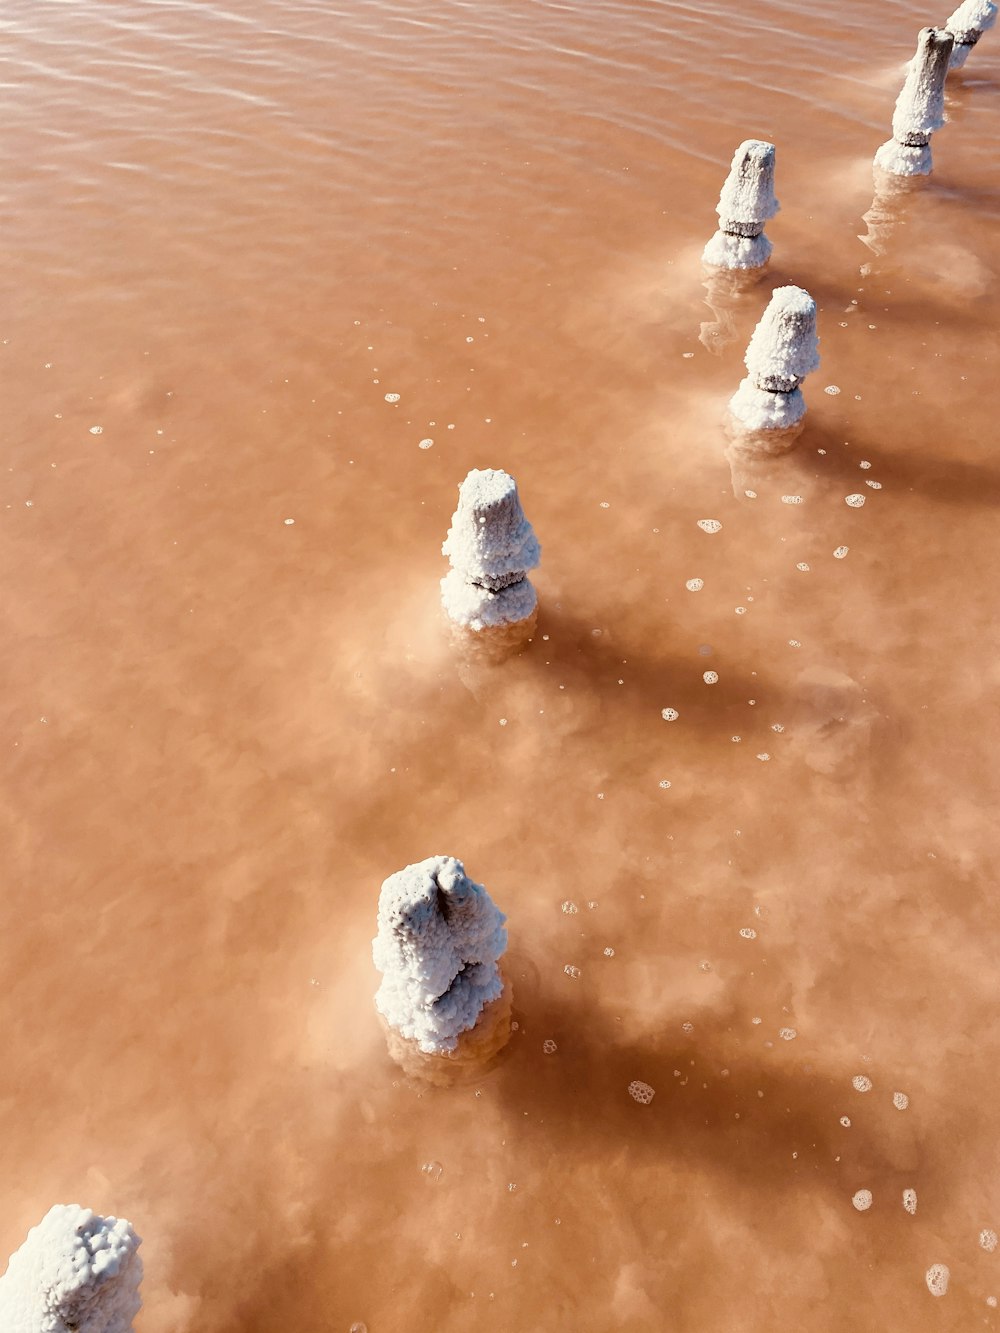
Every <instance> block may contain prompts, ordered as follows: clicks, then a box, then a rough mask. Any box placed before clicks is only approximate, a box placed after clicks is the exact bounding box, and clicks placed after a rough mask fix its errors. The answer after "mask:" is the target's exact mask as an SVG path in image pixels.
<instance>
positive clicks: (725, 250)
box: [702, 139, 781, 269]
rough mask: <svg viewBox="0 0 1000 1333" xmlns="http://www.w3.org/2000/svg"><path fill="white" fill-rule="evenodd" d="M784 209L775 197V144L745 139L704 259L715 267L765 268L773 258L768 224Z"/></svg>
mask: <svg viewBox="0 0 1000 1333" xmlns="http://www.w3.org/2000/svg"><path fill="white" fill-rule="evenodd" d="M780 207H781V205H780V204H779V203H778V201H777V199H776V198H775V195H774V144H773V143H766V142H765V141H764V140H763V139H747V140H745V141H744V142H743V143H741V144H740V146H739V148H737V150H736V152H735V153H734V155H733V162H732V166H731V167H730V169H729V175H728V176H727V177H726V183H725V185H723V187H722V194H721V196H720V197H719V204H718V207H717V208H716V210H715V211H716V212H717V213H718V215H719V230H718V231H717V232H716V233H715V235H714V236H713V237H712V239H711V240H710V241H709V243H708V244H707V245H706V246H705V249H704V252H703V254H702V260H703V261H704V262H705V263H706V264H710V265H711V266H712V267H713V268H732V269H755V268H762V267H763V266H764V265H765V264H766V263H767V261H768V260H769V259H770V258H771V242H770V241H769V240H768V239H767V237H766V236H765V235H764V225H765V223H766V222H767V221H768V220H769V219H770V218H773V217H774V215H775V213H777V212H778V210H779V208H780Z"/></svg>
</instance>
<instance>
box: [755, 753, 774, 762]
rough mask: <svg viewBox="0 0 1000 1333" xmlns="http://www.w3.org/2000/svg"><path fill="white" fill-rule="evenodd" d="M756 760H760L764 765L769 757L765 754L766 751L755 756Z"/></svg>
mask: <svg viewBox="0 0 1000 1333" xmlns="http://www.w3.org/2000/svg"><path fill="white" fill-rule="evenodd" d="M757 758H758V759H759V760H760V762H761V763H762V764H766V763H767V762H768V761H769V760H770V758H771V756H770V755H769V754H768V753H767V751H766V750H764V751H763V752H762V753H761V754H759V755H758V756H757Z"/></svg>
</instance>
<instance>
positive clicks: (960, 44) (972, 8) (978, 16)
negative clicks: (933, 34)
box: [944, 0, 998, 69]
mask: <svg viewBox="0 0 1000 1333" xmlns="http://www.w3.org/2000/svg"><path fill="white" fill-rule="evenodd" d="M997 12H998V11H997V7H996V5H995V4H994V3H993V0H965V3H964V4H961V5H959V7H958V8H957V9H956V10H955V12H954V14H952V16H951V18H950V19H949V20H948V22H947V23H946V24H945V25H944V26H945V29H946V30H947V31H948V32H950V33H951V35H952V36H953V37H954V39H955V45H954V47H953V48H952V52H951V61H950V63H949V68H950V69H961V68H962V66H963V65H964V64H965V62H966V61H967V60H968V58H969V56H970V55H971V53H972V48H973V47H974V46H975V45H976V43H977V42H978V41H979V39H980V37H982V35H983V33H984V32H989V30H990V28H992V27H993V25H994V23H996V21H997Z"/></svg>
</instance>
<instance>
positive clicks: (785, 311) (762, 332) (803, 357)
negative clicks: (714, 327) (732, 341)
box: [729, 287, 819, 431]
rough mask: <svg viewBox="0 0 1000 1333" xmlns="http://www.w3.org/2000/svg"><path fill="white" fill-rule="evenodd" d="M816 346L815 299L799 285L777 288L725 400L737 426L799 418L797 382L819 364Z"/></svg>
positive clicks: (764, 426) (784, 423)
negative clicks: (734, 387) (739, 376)
mask: <svg viewBox="0 0 1000 1333" xmlns="http://www.w3.org/2000/svg"><path fill="white" fill-rule="evenodd" d="M816 344H817V337H816V302H815V301H814V300H813V299H812V297H811V296H810V295H809V293H808V292H806V291H803V289H802V288H801V287H778V288H777V289H776V290H775V291H774V292H773V293H772V295H771V301H770V304H769V305H768V307H767V309H766V310H765V311H764V316H763V318H762V319H761V321H760V323H759V324H758V325H757V327H756V329H755V330H754V332H753V337H752V338H751V339H750V345H749V347H748V348H747V351H746V356H745V357H744V361H745V363H746V368H747V370H748V371H749V372H750V373H749V375H748V376H747V378H746V379H745V380H743V382H742V383H741V384H740V387H739V388H738V389H737V390H736V393H735V394H734V395H733V397H732V399H731V400H730V403H729V410H730V411H731V412H732V414H733V416H734V417H735V418H736V420H737V421H738V422H739V423H740V424H741V425H742V426H745V427H747V428H749V429H750V430H752V431H759V430H765V431H768V430H788V429H789V428H790V427H792V426H795V425H797V424H798V423H799V421H801V420H802V417H803V416H804V415H805V410H806V404H805V399H804V398H803V397H802V390H801V389H800V388H799V385H800V384H801V383H802V381H803V380H804V379H805V377H806V376H807V375H808V374H809V373H810V371H813V370H815V369H816V368H817V367H818V365H819V353H818V351H817V347H816Z"/></svg>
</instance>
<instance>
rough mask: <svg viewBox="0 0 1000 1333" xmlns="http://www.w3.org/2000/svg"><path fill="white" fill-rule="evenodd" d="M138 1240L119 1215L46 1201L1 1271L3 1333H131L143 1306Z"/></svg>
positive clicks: (1, 1321)
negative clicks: (71, 1332) (41, 1214)
mask: <svg viewBox="0 0 1000 1333" xmlns="http://www.w3.org/2000/svg"><path fill="white" fill-rule="evenodd" d="M140 1244H141V1241H140V1239H139V1237H138V1236H137V1235H136V1234H135V1232H134V1231H133V1230H132V1227H131V1225H130V1224H129V1223H128V1222H126V1221H125V1220H124V1218H115V1217H98V1216H97V1214H96V1213H93V1212H91V1210H90V1209H89V1208H81V1207H79V1206H78V1205H77V1204H56V1206H55V1207H54V1208H50V1209H49V1211H48V1212H47V1213H46V1214H45V1217H44V1218H43V1219H42V1221H41V1222H40V1223H39V1224H38V1226H36V1227H32V1228H31V1230H30V1231H29V1232H28V1238H27V1240H26V1241H25V1242H24V1244H23V1245H22V1246H21V1248H20V1249H19V1250H18V1251H17V1253H16V1254H14V1255H12V1256H11V1260H10V1263H9V1264H8V1266H7V1272H6V1273H5V1274H4V1276H3V1277H2V1278H0V1328H2V1329H3V1330H4V1333H67V1330H70V1329H73V1330H76V1331H77V1333H131V1329H132V1320H133V1319H134V1318H135V1316H136V1314H137V1313H138V1312H139V1309H140V1307H141V1305H142V1298H141V1297H140V1295H139V1283H140V1282H141V1280H142V1260H141V1259H140V1257H139V1255H138V1253H137V1251H138V1249H139V1245H140Z"/></svg>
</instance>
